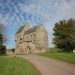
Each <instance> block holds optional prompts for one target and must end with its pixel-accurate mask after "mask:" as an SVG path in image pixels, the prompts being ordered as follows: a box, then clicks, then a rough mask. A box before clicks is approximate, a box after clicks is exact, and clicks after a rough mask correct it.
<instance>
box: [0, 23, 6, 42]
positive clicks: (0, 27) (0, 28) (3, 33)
mask: <svg viewBox="0 0 75 75" xmlns="http://www.w3.org/2000/svg"><path fill="white" fill-rule="evenodd" d="M0 36H2V40H3V43H6V41H7V36H6V28H5V26H4V25H3V24H1V23H0Z"/></svg>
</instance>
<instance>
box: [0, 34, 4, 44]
mask: <svg viewBox="0 0 75 75" xmlns="http://www.w3.org/2000/svg"><path fill="white" fill-rule="evenodd" d="M2 44H3V38H2V34H0V45H2Z"/></svg>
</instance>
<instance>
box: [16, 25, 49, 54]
mask: <svg viewBox="0 0 75 75" xmlns="http://www.w3.org/2000/svg"><path fill="white" fill-rule="evenodd" d="M47 50H48V33H47V31H46V29H45V27H44V25H38V26H34V27H32V28H30V27H29V26H27V25H25V26H22V27H20V29H19V30H18V31H17V33H16V51H15V53H16V54H29V53H39V52H46V51H47Z"/></svg>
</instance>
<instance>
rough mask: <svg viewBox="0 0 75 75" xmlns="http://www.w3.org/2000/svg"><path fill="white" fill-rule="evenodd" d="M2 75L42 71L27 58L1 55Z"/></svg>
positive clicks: (29, 74) (30, 74) (36, 74)
mask: <svg viewBox="0 0 75 75" xmlns="http://www.w3.org/2000/svg"><path fill="white" fill-rule="evenodd" d="M0 75H40V73H39V72H38V71H37V70H36V69H35V67H34V66H32V64H31V63H30V62H28V61H27V60H25V59H22V58H18V57H5V56H4V57H3V56H0Z"/></svg>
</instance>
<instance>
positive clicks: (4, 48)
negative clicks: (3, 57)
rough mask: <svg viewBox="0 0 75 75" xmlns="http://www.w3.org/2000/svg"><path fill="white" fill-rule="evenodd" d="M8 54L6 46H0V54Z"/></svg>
mask: <svg viewBox="0 0 75 75" xmlns="http://www.w3.org/2000/svg"><path fill="white" fill-rule="evenodd" d="M5 53H6V46H4V45H0V54H5Z"/></svg>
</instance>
